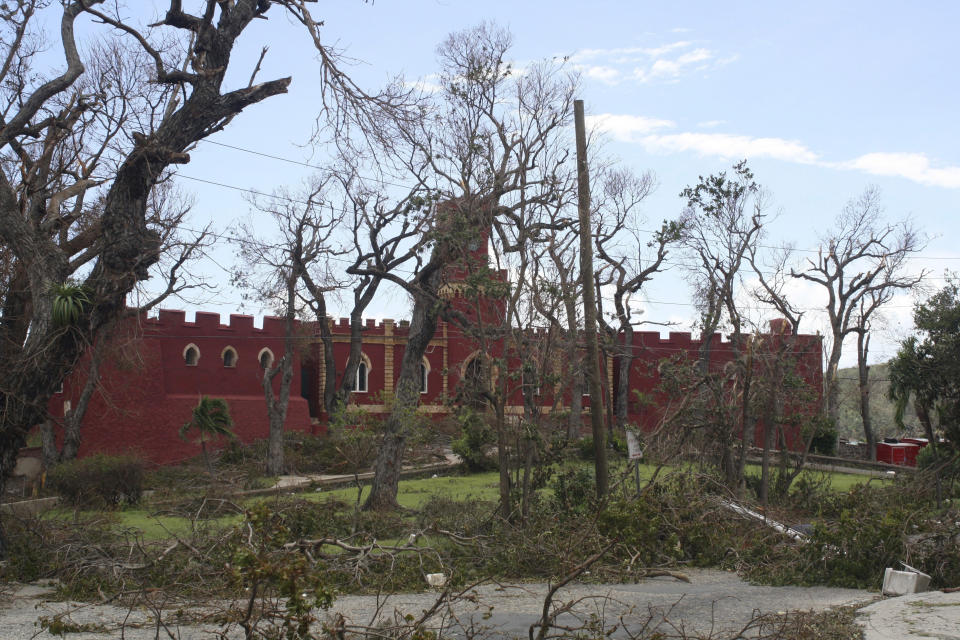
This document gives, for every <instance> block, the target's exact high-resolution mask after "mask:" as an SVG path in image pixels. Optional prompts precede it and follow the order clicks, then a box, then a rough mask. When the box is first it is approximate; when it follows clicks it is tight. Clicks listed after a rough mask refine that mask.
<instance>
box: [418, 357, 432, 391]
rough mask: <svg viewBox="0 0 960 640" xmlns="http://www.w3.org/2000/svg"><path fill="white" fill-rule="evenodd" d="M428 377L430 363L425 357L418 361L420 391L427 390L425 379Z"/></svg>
mask: <svg viewBox="0 0 960 640" xmlns="http://www.w3.org/2000/svg"><path fill="white" fill-rule="evenodd" d="M429 377H430V363H429V362H428V361H427V359H426V358H424V359H423V362H421V363H420V393H426V392H427V379H428V378H429Z"/></svg>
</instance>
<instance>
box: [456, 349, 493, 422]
mask: <svg viewBox="0 0 960 640" xmlns="http://www.w3.org/2000/svg"><path fill="white" fill-rule="evenodd" d="M462 371H463V377H462V378H461V383H462V384H463V385H464V387H463V392H464V393H465V394H466V402H467V404H468V405H469V406H470V407H472V408H474V409H483V408H484V407H485V406H486V404H487V401H486V398H485V397H484V395H483V392H484V390H485V388H486V387H487V385H488V382H487V372H486V367H485V366H484V362H483V356H481V355H480V354H479V353H478V354H476V355H474V356H473V357H472V358H470V359H469V360H467V362H466V363H465V364H464V365H463V369H462Z"/></svg>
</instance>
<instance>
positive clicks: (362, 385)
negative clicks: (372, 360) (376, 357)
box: [353, 361, 367, 393]
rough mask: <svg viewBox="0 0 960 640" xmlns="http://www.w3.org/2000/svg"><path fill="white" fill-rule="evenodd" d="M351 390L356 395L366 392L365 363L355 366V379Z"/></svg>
mask: <svg viewBox="0 0 960 640" xmlns="http://www.w3.org/2000/svg"><path fill="white" fill-rule="evenodd" d="M353 390H354V391H356V392H358V393H366V392H367V363H366V362H362V361H361V362H360V364H358V365H357V377H356V379H355V380H354V381H353Z"/></svg>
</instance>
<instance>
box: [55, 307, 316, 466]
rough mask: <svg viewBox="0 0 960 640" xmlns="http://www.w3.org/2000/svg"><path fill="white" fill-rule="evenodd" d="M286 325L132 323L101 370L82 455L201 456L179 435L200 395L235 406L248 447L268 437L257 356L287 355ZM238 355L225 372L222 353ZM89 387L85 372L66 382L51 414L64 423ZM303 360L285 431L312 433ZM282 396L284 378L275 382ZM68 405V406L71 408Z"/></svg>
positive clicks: (212, 319)
mask: <svg viewBox="0 0 960 640" xmlns="http://www.w3.org/2000/svg"><path fill="white" fill-rule="evenodd" d="M283 334H284V325H283V320H282V319H280V318H264V321H263V327H262V328H259V329H258V328H256V327H254V323H253V318H252V317H251V316H244V315H231V316H230V323H229V324H226V325H222V324H220V316H219V314H216V313H205V312H197V314H196V318H195V320H194V322H187V321H186V314H185V313H184V312H183V311H167V310H162V311H160V314H159V317H158V318H155V319H148V318H143V317H140V318H137V319H135V320H131V321H130V322H129V323H128V325H127V326H126V327H125V329H124V330H123V331H122V332H121V336H120V337H119V338H117V339H115V340H114V342H115V343H116V346H115V347H113V348H111V350H110V353H109V354H108V357H107V359H106V361H105V362H104V364H103V365H102V366H101V387H102V388H101V390H99V391H98V392H97V393H96V394H95V395H94V397H93V398H92V399H91V401H90V405H89V408H88V410H87V413H86V415H85V417H84V422H83V427H82V429H83V431H82V446H81V449H80V455H81V456H83V455H88V454H90V453H92V452H105V453H111V454H120V453H138V454H139V455H141V456H143V458H144V459H145V460H147V461H149V462H152V463H155V464H168V463H173V462H178V461H181V460H184V459H186V458H190V457H193V456H196V455H198V454H199V452H200V448H199V445H197V444H196V442H194V439H193V437H192V436H191V437H190V438H191V439H190V440H188V441H185V440H183V439H181V438H180V437H179V435H178V431H179V429H180V426H181V425H182V424H184V423H185V422H188V421H189V420H190V417H191V412H192V410H193V407H194V406H195V405H196V404H197V401H198V400H199V397H200V396H201V395H208V396H212V397H218V398H223V399H225V400H226V401H227V403H228V404H229V406H230V414H231V416H232V418H233V422H234V426H233V431H234V433H235V434H236V435H237V437H238V438H239V439H240V440H241V441H243V442H251V441H253V440H257V439H262V438H266V437H267V435H268V432H269V421H268V418H267V410H266V401H265V399H264V395H263V388H262V386H261V380H262V375H263V372H262V370H261V368H260V363H259V359H258V358H259V355H260V353H261V352H262V350H263V349H269V350H270V351H271V352H272V354H273V355H274V357H276V358H279V357H281V356H282V355H283V349H284V345H283ZM189 345H193V346H195V347H196V348H198V349H199V352H200V356H199V358H198V360H197V362H196V365H195V366H191V365H188V364H186V362H185V361H184V352H185V350H186V349H187V347H188V346H189ZM228 347H230V348H232V349H233V350H234V351H235V352H236V361H235V364H234V366H232V367H227V366H224V361H223V354H224V352H225V350H226V349H227V348H228ZM84 382H85V367H83V366H81V367H78V370H77V371H76V372H75V373H74V375H72V376H71V377H69V378H68V379H67V380H66V381H65V383H64V388H63V392H62V393H60V394H57V395H56V396H54V398H53V400H52V402H51V407H50V410H51V415H52V416H53V417H54V419H56V418H57V417H62V416H63V414H64V409H65V408H66V407H67V406H70V407H72V406H75V404H76V401H77V397H78V396H79V393H80V390H81V389H82V388H83V384H84ZM300 387H301V372H300V358H299V355H296V354H295V360H294V379H293V385H292V388H291V395H290V405H289V408H288V411H287V420H286V428H287V429H289V430H299V431H310V430H311V429H312V425H311V420H310V415H309V410H308V406H307V401H306V399H304V398H302V397H300ZM274 388H275V391H277V390H279V376H277V378H276V379H275V380H274ZM68 403H69V404H68Z"/></svg>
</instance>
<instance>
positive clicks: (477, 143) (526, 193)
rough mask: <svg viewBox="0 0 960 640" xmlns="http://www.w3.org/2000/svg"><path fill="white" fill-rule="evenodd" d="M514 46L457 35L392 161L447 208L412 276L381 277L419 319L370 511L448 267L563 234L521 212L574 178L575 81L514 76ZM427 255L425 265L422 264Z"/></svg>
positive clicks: (391, 459) (499, 36) (399, 443)
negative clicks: (487, 243) (485, 243)
mask: <svg viewBox="0 0 960 640" xmlns="http://www.w3.org/2000/svg"><path fill="white" fill-rule="evenodd" d="M510 44H511V42H510V36H509V34H507V33H506V32H505V31H503V30H501V29H498V28H496V27H494V26H492V25H481V26H480V27H477V28H474V29H470V30H467V31H464V32H460V33H455V34H453V35H451V36H450V37H449V38H448V39H447V40H446V41H445V42H444V43H443V44H442V45H441V47H440V48H439V50H438V52H439V57H440V60H441V73H440V80H441V85H442V87H443V89H442V91H441V92H439V93H438V94H437V95H436V96H435V98H436V100H437V101H436V102H435V103H434V105H432V106H431V107H428V108H427V110H426V114H427V117H426V118H425V119H423V120H422V121H421V122H420V123H419V126H417V127H415V128H412V129H401V130H400V131H399V132H398V134H397V139H399V140H401V141H402V143H403V144H402V145H400V143H396V144H395V147H394V149H395V151H394V155H393V157H394V158H395V161H396V162H398V163H400V164H401V165H403V166H406V167H407V168H408V171H409V173H410V174H411V175H413V176H419V177H420V178H419V179H423V180H425V181H426V180H427V179H429V180H430V181H431V183H432V184H425V186H428V187H430V188H431V191H432V192H433V193H435V194H437V195H436V200H437V201H438V202H441V203H442V204H440V205H438V207H437V214H436V220H435V221H434V224H433V228H432V232H431V233H429V234H428V235H427V236H426V237H425V238H424V239H423V243H424V244H421V245H420V246H419V247H417V248H416V253H417V255H418V259H417V263H416V267H415V269H414V275H413V276H411V277H410V278H406V279H404V278H400V277H399V276H398V275H396V274H392V275H390V274H385V277H386V278H387V279H388V280H391V281H392V282H394V283H395V284H397V285H399V286H401V287H403V288H405V289H406V290H407V292H408V293H409V294H410V295H411V296H412V297H413V314H412V318H411V324H410V330H409V338H408V342H407V346H406V350H405V351H404V355H403V360H402V363H401V370H400V376H399V379H398V382H397V385H396V391H395V394H394V403H393V407H392V411H391V414H390V416H389V417H388V418H387V421H386V424H385V437H384V446H383V447H382V448H381V450H380V455H379V456H378V458H377V463H376V468H375V472H376V473H375V479H374V483H373V489H372V492H371V495H370V497H369V498H368V500H367V502H366V505H365V506H366V508H368V509H370V508H391V507H394V506H395V505H396V492H397V481H398V479H399V470H400V460H401V456H402V453H403V443H404V441H405V439H406V426H405V425H406V423H407V422H408V421H409V419H410V414H411V413H412V412H414V411H416V407H417V404H418V402H419V396H420V394H419V375H420V361H421V358H422V356H423V352H424V350H425V349H426V346H427V345H428V343H429V341H430V339H431V338H432V336H433V333H434V331H435V330H436V322H437V319H438V318H439V317H441V315H445V314H449V308H448V307H447V306H446V304H445V303H444V301H443V299H442V297H441V295H440V293H441V285H442V284H443V282H444V279H445V278H446V277H447V276H448V275H449V274H450V270H449V268H448V267H450V266H451V265H453V264H455V260H457V259H458V258H460V257H462V256H464V255H466V254H468V253H469V251H470V246H471V245H472V244H474V245H475V244H476V243H478V242H480V241H482V238H484V237H486V234H487V232H488V230H491V229H492V231H493V237H494V238H495V239H496V240H497V241H499V242H500V243H501V244H502V250H503V251H504V252H505V253H507V252H510V251H515V250H517V246H518V245H522V244H524V243H526V242H529V241H531V239H535V238H537V237H538V236H539V235H541V234H544V233H546V232H547V231H549V230H553V229H556V228H557V227H558V225H557V223H555V222H549V221H548V222H542V223H537V224H532V225H528V224H525V223H524V221H523V220H524V216H523V212H524V211H525V210H526V209H527V208H529V207H535V206H538V205H546V204H549V203H550V202H551V200H552V199H554V198H556V197H557V194H556V185H557V184H558V182H562V181H563V178H562V177H560V176H562V175H563V173H564V172H566V171H569V170H570V165H571V164H572V163H570V162H569V159H568V157H567V154H566V153H565V151H564V145H559V146H558V144H557V143H558V141H559V140H560V139H561V136H562V134H563V133H564V127H565V125H567V124H569V122H570V118H571V116H572V107H573V89H574V87H575V79H574V78H572V77H570V76H568V75H567V74H565V73H564V72H563V70H562V69H560V68H558V67H557V66H556V64H555V63H551V62H548V63H542V64H534V65H531V66H530V67H528V68H527V69H526V70H525V73H523V74H515V73H514V72H513V70H512V67H511V65H510V63H509V62H508V61H507V59H506V55H507V52H508V50H509V48H510ZM401 146H403V147H404V150H403V151H402V152H398V151H396V150H397V149H398V148H399V147H401ZM517 230H519V233H518V234H516V235H515V232H516V231H517ZM427 248H429V250H430V256H429V258H421V257H419V255H420V254H421V253H423V252H424V251H425V250H427ZM353 271H354V273H355V274H357V275H361V274H363V273H364V272H365V271H372V269H354V270H353Z"/></svg>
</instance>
